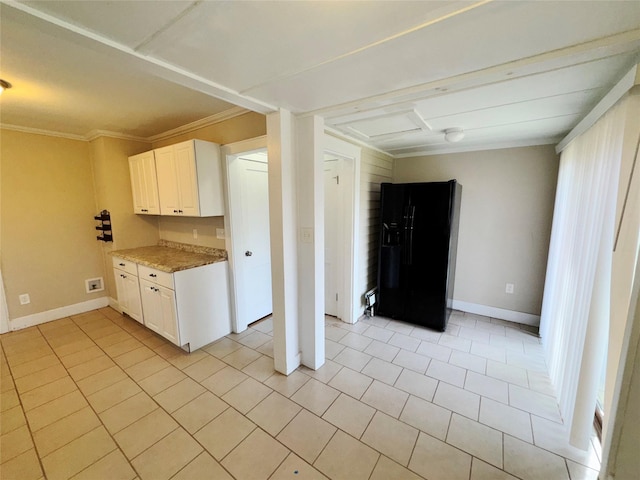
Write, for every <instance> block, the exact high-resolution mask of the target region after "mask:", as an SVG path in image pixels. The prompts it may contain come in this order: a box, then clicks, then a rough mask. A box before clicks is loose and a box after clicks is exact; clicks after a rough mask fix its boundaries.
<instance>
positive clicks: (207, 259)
mask: <svg viewBox="0 0 640 480" xmlns="http://www.w3.org/2000/svg"><path fill="white" fill-rule="evenodd" d="M111 255H112V256H114V257H118V258H122V259H124V260H129V261H130V262H135V263H138V264H140V265H146V266H148V267H151V268H155V269H157V270H160V271H162V272H167V273H173V272H178V271H180V270H186V269H188V268H195V267H201V266H203V265H209V264H211V263H217V262H224V261H225V260H227V251H226V250H223V249H220V248H213V247H201V246H198V245H189V244H186V243H177V242H169V241H167V240H160V242H159V243H158V245H152V246H148V247H138V248H128V249H126V250H114V251H113V252H111Z"/></svg>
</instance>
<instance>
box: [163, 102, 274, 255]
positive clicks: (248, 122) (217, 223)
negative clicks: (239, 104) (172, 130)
mask: <svg viewBox="0 0 640 480" xmlns="http://www.w3.org/2000/svg"><path fill="white" fill-rule="evenodd" d="M266 133H267V121H266V117H265V116H264V115H261V114H258V113H253V112H250V113H245V114H244V115H240V116H238V117H234V118H231V119H229V120H225V121H224V122H220V123H216V124H213V125H209V126H208V127H204V128H200V129H198V130H194V131H192V132H189V133H186V134H182V135H178V136H175V137H171V138H168V139H165V140H162V141H158V142H155V143H153V145H152V146H153V148H160V147H165V146H167V145H173V144H174V143H179V142H184V141H185V140H191V139H194V138H195V139H198V140H206V141H209V142H215V143H218V144H220V145H225V144H228V143H233V142H239V141H240V140H247V139H249V138H255V137H260V136H262V135H266ZM158 219H159V228H160V238H162V239H163V240H171V241H174V242H182V243H190V244H193V245H202V246H206V247H215V248H225V242H224V239H218V238H216V228H224V217H204V218H194V217H158ZM194 229H196V230H198V238H197V239H194V238H193V230H194Z"/></svg>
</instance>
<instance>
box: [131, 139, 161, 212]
mask: <svg viewBox="0 0 640 480" xmlns="http://www.w3.org/2000/svg"><path fill="white" fill-rule="evenodd" d="M129 173H130V175H131V193H132V194H133V211H134V212H135V213H141V214H155V215H157V214H159V213H160V208H159V206H158V181H157V179H156V162H155V157H154V154H153V152H152V151H151V152H145V153H141V154H139V155H133V156H131V157H129Z"/></svg>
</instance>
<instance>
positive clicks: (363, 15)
mask: <svg viewBox="0 0 640 480" xmlns="http://www.w3.org/2000/svg"><path fill="white" fill-rule="evenodd" d="M2 3H3V5H2V6H1V7H0V26H1V31H0V35H1V36H0V41H1V43H0V54H1V56H0V58H1V63H0V76H1V77H2V78H3V79H5V80H7V81H9V82H11V83H12V84H13V85H14V88H13V89H12V90H10V91H9V92H7V93H6V94H5V95H3V96H2V97H1V100H0V108H1V110H0V115H1V117H0V120H1V121H2V123H3V124H5V125H14V126H19V127H26V128H35V129H44V130H51V131H57V132H63V133H67V134H73V135H80V136H89V135H91V134H92V132H95V131H104V130H107V131H113V132H120V133H122V134H127V135H135V136H139V137H150V136H154V135H158V134H161V133H162V132H166V131H168V130H171V129H173V128H176V127H179V126H181V125H184V124H187V123H190V122H194V121H197V120H200V119H203V118H205V117H209V116H212V115H225V112H228V111H229V109H231V108H232V107H233V105H238V106H240V107H244V108H248V109H252V110H255V111H258V112H261V113H268V112H270V111H273V110H274V109H277V108H287V109H289V110H291V111H293V112H295V113H298V114H318V115H321V116H323V117H324V118H325V121H326V124H327V125H329V126H331V127H333V128H335V129H337V130H339V131H341V132H343V133H344V134H346V135H349V136H352V137H353V138H355V139H359V140H362V141H364V142H366V143H368V144H370V145H373V146H376V147H378V148H380V149H382V150H384V151H387V152H389V153H391V154H394V155H396V156H412V155H419V154H425V153H440V152H446V151H453V150H460V149H464V150H473V149H483V148H491V147H499V146H509V145H535V144H550V143H557V142H558V141H559V140H560V139H561V138H562V137H563V136H565V135H566V134H567V133H568V132H569V131H570V130H571V129H572V128H573V127H574V126H575V125H576V124H577V123H578V122H579V121H580V120H581V119H582V118H583V117H584V116H585V115H586V114H587V113H588V112H589V111H590V110H591V108H592V107H593V106H594V105H595V104H596V103H597V102H598V101H599V100H600V99H601V98H602V97H603V96H604V95H605V94H606V93H607V92H608V91H609V90H610V89H611V88H612V86H613V85H615V83H616V82H617V81H618V80H620V78H621V77H622V76H623V75H624V74H625V73H626V72H627V71H628V70H629V69H630V68H631V67H632V66H633V65H635V64H636V63H638V62H639V61H640V2H639V1H637V0H633V1H587V2H579V1H548V2H546V1H545V2H543V1H517V2H513V1H506V2H505V1H493V2H491V1H481V2H464V1H439V2H436V1H412V2H404V1H366V2H362V1H356V2H341V1H317V2H311V1H304V2H302V1H301V2H275V1H264V2H222V1H200V2H191V1H162V2H160V1H118V2H107V1H98V2H89V1H24V2H13V1H4V0H2ZM451 127H458V128H463V129H464V130H465V132H466V137H465V138H464V139H463V140H462V142H460V143H458V144H448V143H446V142H445V141H444V135H443V130H444V129H446V128H451Z"/></svg>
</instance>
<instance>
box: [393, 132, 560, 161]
mask: <svg viewBox="0 0 640 480" xmlns="http://www.w3.org/2000/svg"><path fill="white" fill-rule="evenodd" d="M560 138H561V137H545V138H539V139H536V140H521V141H513V142H498V143H487V144H485V145H477V144H476V145H467V146H456V147H448V146H444V147H429V146H426V145H425V147H424V149H422V150H415V151H412V152H407V153H395V154H394V155H393V157H394V158H413V157H429V156H431V155H448V154H450V153H468V152H481V151H484V150H502V149H504V148H521V147H537V146H540V145H555V144H556V143H558V141H559V140H560ZM416 148H419V147H416Z"/></svg>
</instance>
